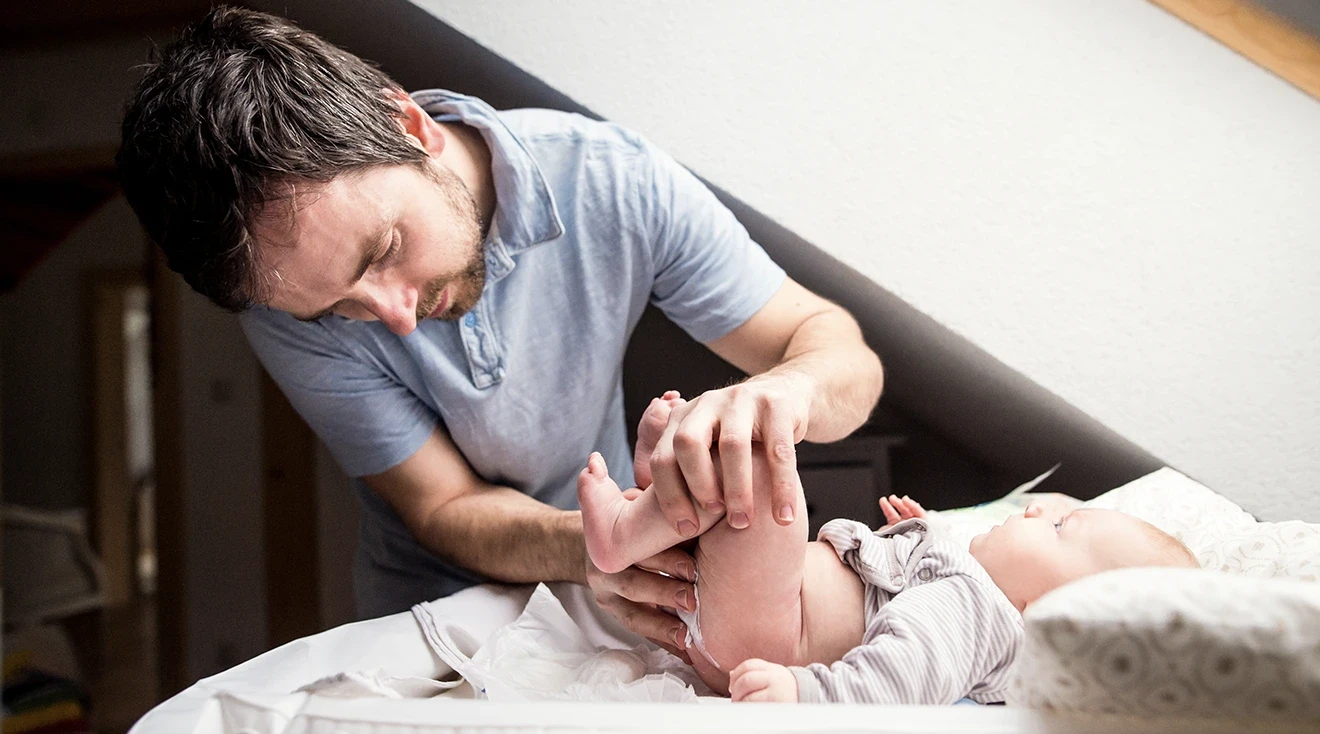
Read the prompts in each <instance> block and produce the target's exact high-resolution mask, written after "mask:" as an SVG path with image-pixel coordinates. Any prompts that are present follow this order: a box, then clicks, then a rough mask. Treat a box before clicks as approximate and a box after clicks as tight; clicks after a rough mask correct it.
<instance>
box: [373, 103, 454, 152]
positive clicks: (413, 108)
mask: <svg viewBox="0 0 1320 734" xmlns="http://www.w3.org/2000/svg"><path fill="white" fill-rule="evenodd" d="M384 94H385V96H386V98H388V99H389V100H390V101H392V102H394V103H395V104H396V105H398V106H399V112H400V113H401V117H400V119H399V125H400V127H402V128H403V132H404V133H405V134H407V135H408V137H409V138H410V139H411V140H412V141H413V143H414V144H415V145H417V146H418V147H419V148H421V149H422V150H424V151H426V152H427V153H430V154H431V155H432V156H438V155H440V152H441V151H443V150H444V149H445V143H446V142H447V141H446V139H445V132H444V128H442V127H440V125H439V124H437V123H436V121H435V120H432V119H431V116H430V115H428V114H426V110H424V109H422V108H421V106H420V105H418V104H417V103H416V102H414V101H413V98H412V97H409V96H408V95H407V93H405V92H403V91H402V90H399V89H386V90H384Z"/></svg>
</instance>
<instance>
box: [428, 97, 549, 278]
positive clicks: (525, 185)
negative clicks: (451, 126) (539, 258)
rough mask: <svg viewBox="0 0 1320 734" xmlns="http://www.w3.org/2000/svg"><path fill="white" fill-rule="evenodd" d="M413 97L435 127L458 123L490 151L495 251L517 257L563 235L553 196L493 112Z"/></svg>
mask: <svg viewBox="0 0 1320 734" xmlns="http://www.w3.org/2000/svg"><path fill="white" fill-rule="evenodd" d="M412 98H413V101H415V102H416V103H417V104H418V105H419V106H420V107H421V108H422V109H423V110H425V111H426V112H427V114H429V115H431V117H432V118H434V119H435V120H436V121H437V122H452V121H457V122H462V123H464V124H467V125H471V126H472V127H475V128H477V129H478V130H480V131H481V136H482V138H483V139H485V141H486V145H487V146H489V147H490V159H491V162H490V170H491V179H492V180H493V181H494V183H495V215H494V219H495V222H494V227H493V230H494V231H495V232H498V238H492V239H493V241H494V242H495V243H497V246H498V247H500V248H501V249H503V250H504V252H505V253H507V254H508V255H516V254H517V253H519V252H522V251H523V250H526V249H528V248H530V247H532V246H534V245H539V244H541V243H542V242H547V241H549V240H553V239H555V238H556V237H559V236H560V235H562V234H563V233H564V223H563V220H562V219H560V217H559V209H558V208H557V207H556V206H555V197H554V195H553V194H551V193H550V187H549V186H548V185H547V184H546V182H545V176H544V175H542V173H541V168H540V166H538V165H537V164H536V160H535V159H534V158H532V155H531V153H529V152H528V151H527V148H526V147H525V146H523V144H522V141H521V140H519V139H518V137H517V136H516V135H514V134H513V131H512V130H510V129H509V128H508V126H507V125H505V124H504V122H503V121H502V120H500V118H499V115H498V114H497V113H496V112H495V109H494V108H493V107H491V106H490V105H488V104H486V103H485V102H483V101H481V100H479V99H477V98H476V97H469V96H467V95H465V94H459V93H457V92H450V91H447V90H444V89H423V90H420V91H416V92H413V93H412Z"/></svg>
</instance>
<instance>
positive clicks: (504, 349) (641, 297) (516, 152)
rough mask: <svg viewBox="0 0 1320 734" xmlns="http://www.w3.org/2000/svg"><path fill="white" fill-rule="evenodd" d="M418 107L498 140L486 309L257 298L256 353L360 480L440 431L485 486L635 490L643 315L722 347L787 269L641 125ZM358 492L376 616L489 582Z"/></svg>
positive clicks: (368, 609)
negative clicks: (634, 353)
mask: <svg viewBox="0 0 1320 734" xmlns="http://www.w3.org/2000/svg"><path fill="white" fill-rule="evenodd" d="M413 99H414V100H416V101H417V103H418V104H419V105H421V106H422V108H423V109H425V110H426V111H427V112H429V113H430V114H431V115H432V117H434V118H435V119H436V120H438V121H441V122H453V121H461V122H463V123H465V124H468V125H471V126H473V127H475V128H477V129H478V130H480V131H481V134H482V136H483V137H484V139H485V141H486V144H487V145H488V146H489V147H490V150H491V154H492V162H491V172H492V174H493V177H494V185H495V193H496V208H495V214H494V217H493V218H492V222H491V227H490V231H489V233H488V235H487V237H486V241H485V252H486V267H487V275H486V284H485V289H484V290H483V292H482V295H481V299H480V300H479V301H478V302H477V305H476V307H475V308H474V309H473V310H472V312H471V313H469V314H467V315H466V316H465V317H463V319H462V320H460V321H457V322H452V321H441V320H438V319H426V320H424V321H422V322H421V323H419V324H418V325H417V329H416V330H415V331H414V332H413V333H411V334H409V335H408V336H404V337H400V336H395V335H394V334H391V333H390V331H389V330H388V329H386V328H385V326H384V325H382V324H381V323H380V322H374V321H352V320H349V319H345V318H342V317H339V316H328V317H326V318H323V319H321V320H319V321H317V322H315V323H303V322H300V321H298V320H297V319H294V318H293V317H291V316H290V315H288V314H286V313H283V312H281V311H275V310H272V309H267V308H261V307H258V308H255V309H253V310H251V311H249V312H248V313H245V314H244V315H243V316H242V324H243V329H244V331H245V332H246V334H247V337H248V340H249V341H250V342H251V344H252V347H253V349H254V350H256V353H257V356H258V357H259V358H260V359H261V362H262V364H264V365H265V366H266V369H267V370H268V371H269V372H270V374H271V376H272V377H273V378H274V379H275V381H276V382H277V383H279V385H280V387H281V388H282V389H283V390H284V393H285V395H287V396H288V398H289V400H290V402H291V403H293V406H294V407H295V408H296V409H297V410H298V412H299V413H300V414H301V415H302V416H303V418H304V419H306V421H307V423H308V424H309V425H310V426H311V427H312V429H313V430H315V431H316V433H317V435H318V436H320V438H321V440H322V441H324V442H325V444H326V446H328V447H329V449H330V451H331V453H332V454H333V455H334V456H335V458H336V459H337V460H338V462H339V463H340V465H341V466H342V467H343V469H344V471H345V472H346V473H347V474H348V475H349V476H351V477H362V476H364V475H370V474H376V473H379V472H383V471H385V470H386V469H389V468H390V467H392V466H395V465H396V464H399V463H400V462H402V461H403V460H404V459H407V458H408V457H409V456H411V455H412V454H413V453H414V452H416V451H417V449H418V448H419V447H420V446H421V445H422V442H423V441H425V440H426V438H427V436H429V435H430V434H431V432H432V431H434V430H435V429H436V428H437V427H441V428H442V429H443V430H444V431H446V433H447V434H448V435H449V437H450V439H451V440H453V442H454V444H455V445H456V446H457V447H458V449H459V451H461V452H462V453H463V456H464V457H466V458H467V461H468V464H470V465H471V466H472V469H473V470H474V471H475V472H476V473H477V474H478V475H480V476H481V477H482V478H484V479H485V480H486V481H488V482H491V483H493V484H497V485H502V486H508V487H512V488H514V489H516V490H518V491H520V492H525V493H526V494H528V495H531V496H532V497H535V498H536V499H538V500H540V501H542V502H544V503H546V504H549V505H553V506H555V507H559V508H562V509H576V506H577V496H576V479H577V474H578V472H579V471H581V470H582V467H583V466H585V465H586V460H587V456H588V455H590V453H591V452H592V451H599V452H601V453H602V454H603V455H604V456H605V459H606V461H607V462H608V463H609V466H610V471H611V474H612V475H613V476H614V477H615V478H616V480H617V481H618V482H619V484H620V485H621V486H624V487H627V486H631V483H632V455H631V449H630V447H629V446H628V442H627V430H626V427H625V425H624V414H623V382H622V369H623V367H622V366H623V354H624V350H625V349H626V348H627V345H628V339H629V337H630V336H631V335H632V332H633V329H634V328H635V327H636V325H637V321H638V319H639V318H641V315H642V311H643V309H645V307H646V305H647V304H648V303H652V304H655V305H656V306H657V307H659V308H660V309H661V310H662V311H664V313H665V314H666V315H667V316H668V317H669V318H670V319H672V320H673V321H674V322H675V323H677V324H678V325H679V326H680V327H682V328H683V329H684V330H685V331H686V332H687V333H688V334H690V335H691V336H692V337H693V338H694V339H696V340H697V341H700V342H709V341H711V340H713V339H717V338H719V337H721V336H724V335H725V334H728V333H729V332H730V331H732V330H733V329H735V328H737V327H738V326H740V325H741V324H743V323H744V322H746V321H747V319H748V318H750V317H751V316H752V315H753V314H755V313H756V312H757V311H758V310H760V308H761V307H762V306H763V305H765V303H766V302H767V301H769V300H770V297H771V296H772V295H773V294H774V293H775V292H776V291H777V290H778V289H779V287H780V285H781V284H782V283H783V280H784V272H783V270H781V269H780V268H779V267H778V266H777V265H776V264H775V263H774V262H773V261H771V260H770V258H769V257H768V256H767V255H766V254H765V252H764V251H763V250H762V249H761V248H760V247H759V246H758V245H757V244H756V243H754V242H752V240H751V239H750V238H749V237H748V235H747V232H746V230H744V229H743V227H742V226H741V225H740V224H739V223H738V222H737V220H736V219H734V217H733V215H732V214H731V213H730V212H729V211H728V210H727V209H726V208H725V207H724V206H723V205H721V204H720V203H719V202H718V201H717V200H716V199H715V197H714V196H713V195H712V194H711V193H710V191H709V190H708V189H707V188H706V187H705V186H704V185H702V183H701V182H700V181H698V180H697V179H696V177H694V176H693V175H692V174H691V173H689V172H688V171H687V170H686V169H684V168H683V167H682V166H680V165H678V163H676V162H675V161H674V160H673V159H672V158H671V157H669V156H668V155H666V154H665V153H664V152H662V151H660V150H658V149H656V148H655V147H653V146H652V145H650V144H649V143H648V142H646V141H645V140H643V139H642V138H641V137H640V136H638V135H637V134H636V133H633V132H630V131H628V130H625V129H623V128H621V127H619V126H617V125H613V124H610V123H606V122H597V121H594V120H590V119H588V118H585V117H582V116H580V115H575V114H568V113H563V112H554V111H549V110H512V111H508V112H496V111H495V110H494V109H492V108H491V107H490V106H489V105H487V104H486V103H484V102H482V101H481V100H478V99H475V98H473V97H468V96H465V95H461V94H455V93H453V92H447V91H443V90H426V91H421V92H416V93H414V94H413ZM437 481H439V482H443V481H444V480H443V478H439V477H437ZM353 484H354V487H355V490H356V492H357V494H358V496H359V499H360V500H361V502H362V507H363V518H362V523H361V526H360V537H359V544H358V551H357V556H356V562H355V568H354V581H355V594H356V601H357V607H358V613H359V615H360V616H362V617H364V618H365V617H374V616H379V615H382V614H390V613H394V612H398V611H402V610H405V609H407V608H408V607H409V606H411V605H412V604H415V603H417V602H421V601H425V600H429V599H435V598H438V597H441V596H445V595H448V594H452V593H454V592H456V591H459V590H461V589H463V588H465V587H467V586H470V585H472V584H477V583H481V582H483V581H485V580H486V579H484V578H483V577H482V576H480V575H479V574H476V573H473V572H471V571H468V570H465V569H460V568H456V567H454V566H451V565H449V564H446V563H444V562H442V561H441V560H439V559H438V558H436V557H435V556H434V555H432V554H431V553H429V552H428V551H426V550H425V549H424V548H423V547H422V546H421V545H420V544H419V543H418V542H417V541H416V540H414V539H413V538H412V536H411V535H410V534H409V532H408V530H407V529H406V528H405V527H404V525H403V522H402V521H401V520H400V519H399V517H398V515H396V514H395V513H394V511H393V509H392V508H390V506H389V505H388V504H386V503H385V502H384V501H383V500H382V499H381V498H380V497H378V496H376V495H375V494H374V493H373V492H371V490H370V489H368V488H367V486H366V484H365V483H364V482H362V481H361V479H355V480H354V482H353Z"/></svg>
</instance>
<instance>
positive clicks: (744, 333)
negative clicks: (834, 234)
mask: <svg viewBox="0 0 1320 734" xmlns="http://www.w3.org/2000/svg"><path fill="white" fill-rule="evenodd" d="M706 346H708V347H709V348H710V350H711V351H713V352H715V353H716V354H718V355H719V356H720V357H722V358H724V359H725V360H726V361H728V362H730V363H731V364H733V365H734V366H735V367H737V368H739V369H741V370H742V371H744V372H746V373H747V374H749V375H753V377H752V378H750V379H749V380H748V382H749V383H755V382H758V381H764V380H774V379H777V378H780V377H784V378H788V379H796V380H797V381H798V382H799V384H800V385H801V387H802V388H803V389H804V390H806V391H807V394H809V395H810V396H811V405H810V408H809V416H810V420H809V423H808V425H807V429H806V434H805V435H804V436H803V438H804V439H806V440H809V441H814V442H816V443H829V442H830V441H838V440H839V439H841V438H843V437H845V436H847V435H848V434H850V433H852V432H853V431H855V430H857V428H858V427H859V426H861V425H862V423H865V422H866V419H867V418H868V417H869V416H870V415H871V409H872V408H874V407H875V404H876V401H878V400H879V399H880V391H881V390H882V388H883V386H884V372H883V370H882V369H881V366H880V358H879V357H877V356H876V354H875V352H873V351H871V348H870V347H868V346H867V345H866V342H865V341H863V340H862V331H861V329H860V328H858V326H857V322H856V321H855V320H854V319H853V317H852V315H851V314H849V313H848V312H847V311H845V310H843V309H842V308H841V307H839V306H838V305H836V304H833V303H830V302H829V301H827V300H825V299H824V298H821V297H820V296H818V295H816V294H815V293H812V292H811V291H809V290H807V289H806V288H803V287H802V286H801V285H799V284H798V283H797V281H794V280H793V279H792V278H785V279H784V285H783V286H781V287H780V289H779V291H778V292H777V293H775V295H774V296H773V297H772V298H771V299H770V301H769V302H768V303H766V305H765V306H763V307H762V308H761V310H760V311H757V312H756V314H755V315H754V316H752V318H750V319H748V321H747V323H745V324H743V325H742V326H740V327H738V328H736V329H734V330H733V331H732V332H730V333H729V334H727V335H725V336H723V337H721V338H719V339H716V340H715V341H712V342H711V343H709V344H707V345H706Z"/></svg>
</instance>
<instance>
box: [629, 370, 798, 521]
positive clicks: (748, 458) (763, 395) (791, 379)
mask: <svg viewBox="0 0 1320 734" xmlns="http://www.w3.org/2000/svg"><path fill="white" fill-rule="evenodd" d="M813 394H814V387H813V385H812V381H811V379H810V378H809V377H807V376H806V375H805V374H801V373H797V372H792V371H783V372H777V373H770V374H765V375H761V376H759V377H753V378H751V379H750V380H747V381H746V382H742V383H739V384H737V385H733V386H730V387H726V388H723V389H720V390H711V391H710V392H707V393H704V394H702V395H701V396H700V397H698V398H696V399H694V400H692V401H690V402H686V403H680V404H678V405H675V406H674V408H673V410H672V411H671V412H670V414H669V422H668V425H667V426H666V427H665V430H664V433H663V434H662V435H661V436H660V440H659V442H658V443H657V444H656V447H655V450H654V451H653V452H652V453H651V461H650V469H651V476H652V478H653V479H654V480H655V484H654V486H653V491H655V492H656V493H657V496H658V498H659V500H660V507H661V509H662V510H663V511H664V514H665V518H666V519H667V520H669V521H670V522H671V523H673V525H674V527H675V528H676V529H677V530H678V533H679V534H680V535H682V536H683V537H685V538H690V537H692V536H693V535H695V534H696V532H697V527H698V525H699V523H698V520H697V515H696V506H694V505H693V503H694V502H695V503H697V506H700V507H702V508H704V509H705V510H706V511H707V512H710V513H712V514H719V513H721V512H724V513H726V514H727V517H728V520H729V524H730V525H731V526H733V527H735V528H745V527H747V526H748V525H750V524H751V518H752V517H753V515H754V514H755V513H754V511H753V505H752V451H754V450H755V451H764V452H766V458H767V459H768V462H769V466H770V496H771V501H772V502H773V504H772V505H771V506H772V507H773V508H775V520H776V521H777V522H778V523H779V524H781V525H787V524H789V523H791V522H793V508H794V507H796V506H797V494H798V492H799V491H801V490H800V488H799V484H798V475H797V452H796V448H795V445H796V444H797V442H798V441H801V440H802V439H803V438H804V437H805V436H806V434H807V417H808V414H809V411H810V409H811V396H812V395H813ZM753 442H756V443H755V444H754V443H753ZM712 446H716V447H717V452H716V453H717V455H718V464H719V466H718V467H717V466H716V460H715V457H714V456H713V455H712V452H711V447H712Z"/></svg>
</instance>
